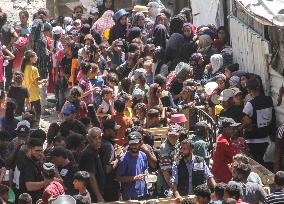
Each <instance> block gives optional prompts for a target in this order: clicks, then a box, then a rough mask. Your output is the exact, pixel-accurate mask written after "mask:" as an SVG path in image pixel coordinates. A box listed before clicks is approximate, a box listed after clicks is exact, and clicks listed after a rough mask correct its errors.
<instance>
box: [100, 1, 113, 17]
mask: <svg viewBox="0 0 284 204" xmlns="http://www.w3.org/2000/svg"><path fill="white" fill-rule="evenodd" d="M98 9H99V15H100V16H102V15H103V14H104V12H106V11H107V10H111V11H114V0H103V4H102V5H100V6H98Z"/></svg>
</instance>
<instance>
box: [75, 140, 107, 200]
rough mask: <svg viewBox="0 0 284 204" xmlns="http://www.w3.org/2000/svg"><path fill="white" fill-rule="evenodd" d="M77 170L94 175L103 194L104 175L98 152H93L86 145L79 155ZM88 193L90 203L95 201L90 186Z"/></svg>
mask: <svg viewBox="0 0 284 204" xmlns="http://www.w3.org/2000/svg"><path fill="white" fill-rule="evenodd" d="M79 169H80V170H81V171H87V172H89V173H92V174H94V175H95V177H96V180H97V182H98V186H99V188H100V191H101V192H103V189H104V186H105V174H104V170H103V166H102V163H101V158H100V155H99V153H98V151H96V150H94V149H93V148H92V147H91V146H90V145H88V146H87V147H86V148H85V149H84V150H83V152H82V154H81V158H80V161H79ZM88 191H89V192H90V195H91V197H92V201H93V202H94V201H96V197H95V192H93V191H92V188H91V187H90V186H88Z"/></svg>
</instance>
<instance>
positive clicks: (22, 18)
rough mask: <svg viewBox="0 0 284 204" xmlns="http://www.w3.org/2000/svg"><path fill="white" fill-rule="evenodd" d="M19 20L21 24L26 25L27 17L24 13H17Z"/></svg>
mask: <svg viewBox="0 0 284 204" xmlns="http://www.w3.org/2000/svg"><path fill="white" fill-rule="evenodd" d="M19 18H20V21H21V24H22V25H27V23H28V20H29V18H28V17H26V16H25V15H24V14H20V15H19Z"/></svg>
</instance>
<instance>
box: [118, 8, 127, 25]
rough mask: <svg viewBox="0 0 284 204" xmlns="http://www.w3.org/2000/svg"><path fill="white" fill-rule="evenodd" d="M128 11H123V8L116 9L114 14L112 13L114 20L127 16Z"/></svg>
mask: <svg viewBox="0 0 284 204" xmlns="http://www.w3.org/2000/svg"><path fill="white" fill-rule="evenodd" d="M128 14H129V13H128V12H127V11H125V10H124V9H120V10H118V11H117V12H116V13H115V14H114V19H115V21H116V22H117V21H119V19H121V18H122V17H123V16H127V15H128Z"/></svg>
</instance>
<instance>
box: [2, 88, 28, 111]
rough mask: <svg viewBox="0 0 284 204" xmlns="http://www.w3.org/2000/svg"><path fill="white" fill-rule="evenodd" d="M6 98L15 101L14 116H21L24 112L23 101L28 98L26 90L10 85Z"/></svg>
mask: <svg viewBox="0 0 284 204" xmlns="http://www.w3.org/2000/svg"><path fill="white" fill-rule="evenodd" d="M7 97H8V98H12V99H14V100H15V101H16V104H17V109H16V115H22V113H23V112H24V111H25V110H24V108H25V99H26V98H28V97H29V93H28V90H27V89H26V88H25V87H22V86H15V85H12V86H11V87H10V89H9V91H8V93H7Z"/></svg>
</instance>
